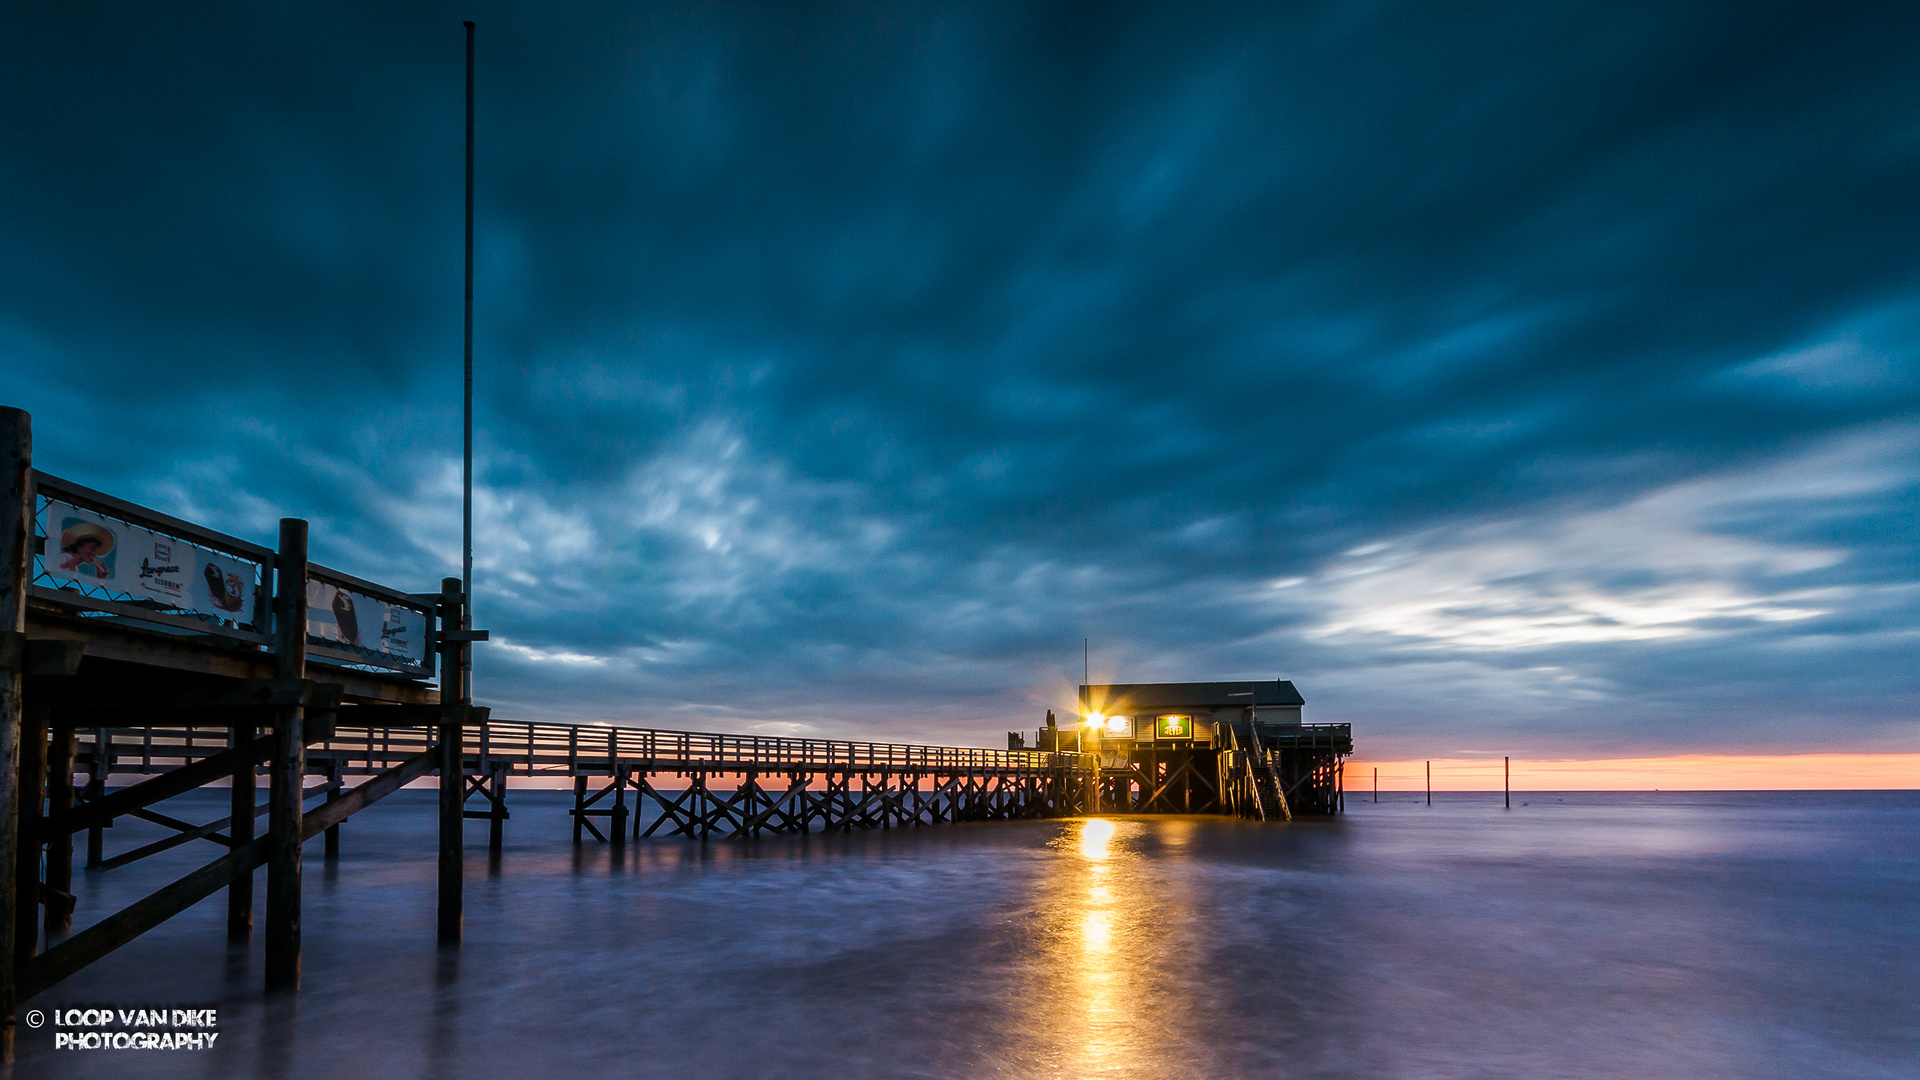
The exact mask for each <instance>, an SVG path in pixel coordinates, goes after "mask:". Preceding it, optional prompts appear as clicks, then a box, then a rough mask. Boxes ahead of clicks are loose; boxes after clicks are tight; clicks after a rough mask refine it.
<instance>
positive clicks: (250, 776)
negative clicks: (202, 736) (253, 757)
mask: <svg viewBox="0 0 1920 1080" xmlns="http://www.w3.org/2000/svg"><path fill="white" fill-rule="evenodd" d="M254 731H255V727H254V725H252V724H235V725H233V727H232V728H230V729H229V732H230V736H231V737H230V739H229V741H228V745H229V746H245V745H247V744H248V743H250V742H252V741H253V740H254ZM253 791H254V766H253V764H252V763H251V762H249V763H248V764H246V765H243V766H241V767H239V768H237V769H235V770H233V790H232V792H231V794H232V798H231V799H229V800H228V803H227V812H228V813H229V814H230V815H231V816H232V818H233V820H232V822H231V823H229V824H228V826H227V835H229V836H231V837H232V838H233V846H234V847H239V846H240V845H242V844H244V843H246V842H248V841H249V840H252V839H253V798H254V795H253ZM49 873H51V866H49ZM227 940H228V941H251V940H253V873H252V871H248V872H247V873H244V874H240V875H239V876H237V877H235V878H234V879H233V884H231V885H229V886H227Z"/></svg>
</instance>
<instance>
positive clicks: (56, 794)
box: [46, 724, 75, 946]
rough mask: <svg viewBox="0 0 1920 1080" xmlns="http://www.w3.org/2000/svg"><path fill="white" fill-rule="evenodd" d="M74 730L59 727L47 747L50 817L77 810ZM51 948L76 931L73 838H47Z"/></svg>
mask: <svg viewBox="0 0 1920 1080" xmlns="http://www.w3.org/2000/svg"><path fill="white" fill-rule="evenodd" d="M74 741H75V740H74V736H73V729H72V728H70V727H63V726H61V725H58V724H55V725H54V726H53V741H52V743H51V745H49V746H48V747H47V816H48V817H59V816H60V815H61V814H64V813H66V812H67V811H69V810H71V809H73V744H74ZM46 895H47V897H48V900H49V902H48V904H47V944H48V945H49V946H51V945H52V944H53V943H54V941H55V940H56V939H58V938H62V937H65V936H66V935H67V933H68V931H71V930H72V929H73V834H72V833H70V832H67V831H65V830H64V829H63V830H61V831H60V832H58V833H55V834H54V835H52V836H49V837H47V884H46Z"/></svg>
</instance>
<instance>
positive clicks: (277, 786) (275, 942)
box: [249, 518, 307, 990]
mask: <svg viewBox="0 0 1920 1080" xmlns="http://www.w3.org/2000/svg"><path fill="white" fill-rule="evenodd" d="M273 562H274V572H275V577H276V579H277V580H276V587H275V589H274V596H273V652H274V657H273V672H274V675H275V677H276V678H279V679H283V680H304V679H305V678H306V677H307V523H306V522H305V521H302V520H300V519H299V518H281V519H280V550H279V552H278V553H277V554H276V555H275V556H274V560H273ZM305 716H306V712H305V709H304V708H303V707H302V706H301V705H299V704H293V705H282V706H281V707H280V708H278V709H276V710H275V712H274V718H273V756H272V757H271V758H270V759H269V765H268V776H267V989H269V990H298V989H299V988H300V828H301V822H300V818H301V804H302V793H301V784H302V783H303V782H304V778H305V776H306V773H307V743H306V739H305V738H304V737H303V736H304V732H303V730H302V729H303V728H304V727H305ZM249 814H251V811H249Z"/></svg>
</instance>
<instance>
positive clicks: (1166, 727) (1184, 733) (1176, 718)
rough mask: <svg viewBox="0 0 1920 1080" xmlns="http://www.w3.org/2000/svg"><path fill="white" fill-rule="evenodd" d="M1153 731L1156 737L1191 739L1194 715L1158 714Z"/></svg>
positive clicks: (1154, 720)
mask: <svg viewBox="0 0 1920 1080" xmlns="http://www.w3.org/2000/svg"><path fill="white" fill-rule="evenodd" d="M1153 731H1154V736H1155V737H1156V738H1161V739H1191V738H1193V717H1191V716H1181V715H1173V716H1156V717H1154V719H1153Z"/></svg>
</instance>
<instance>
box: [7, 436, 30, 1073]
mask: <svg viewBox="0 0 1920 1080" xmlns="http://www.w3.org/2000/svg"><path fill="white" fill-rule="evenodd" d="M32 468H33V418H32V417H30V416H28V415H27V413H26V412H25V411H24V410H21V409H14V408H5V407H0V909H3V910H0V1061H12V1060H13V1025H14V1019H13V1010H14V1006H15V1005H17V1004H19V1001H18V988H19V981H18V977H19V967H18V965H17V964H16V963H15V954H14V937H15V933H16V931H15V928H14V927H15V922H16V905H17V904H18V903H19V896H20V885H21V884H22V883H21V881H20V875H19V862H20V859H19V853H20V847H21V844H20V841H21V839H22V838H21V836H20V834H19V826H20V779H21V777H20V757H21V753H20V750H21V747H20V725H21V722H22V720H23V719H24V718H25V701H24V699H23V697H22V691H23V690H24V689H25V684H24V682H23V680H22V678H21V676H22V675H23V674H24V668H25V665H26V653H27V585H28V583H29V582H30V581H31V580H32V575H31V574H30V573H29V572H28V569H29V567H30V566H31V565H32V563H33V553H32V548H31V543H32V540H33V487H32V483H33V473H32ZM35 809H38V808H37V807H36V808H35ZM36 878H37V875H36Z"/></svg>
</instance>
